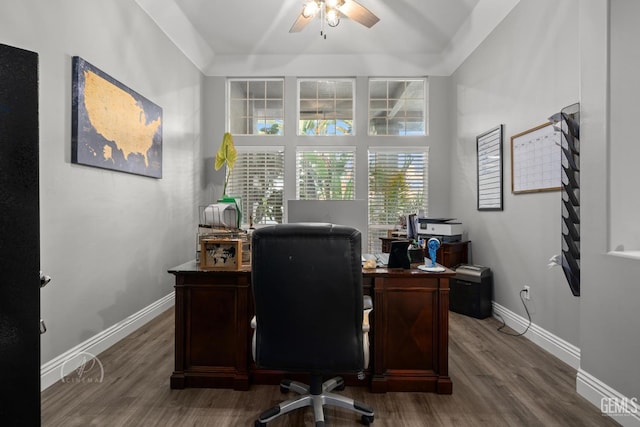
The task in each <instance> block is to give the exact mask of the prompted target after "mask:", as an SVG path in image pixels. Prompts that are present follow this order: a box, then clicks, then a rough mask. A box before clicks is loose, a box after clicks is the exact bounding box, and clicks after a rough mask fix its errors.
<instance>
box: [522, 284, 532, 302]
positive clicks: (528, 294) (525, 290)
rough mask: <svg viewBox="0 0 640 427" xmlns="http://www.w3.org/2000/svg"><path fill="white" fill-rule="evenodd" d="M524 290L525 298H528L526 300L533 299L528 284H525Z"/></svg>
mask: <svg viewBox="0 0 640 427" xmlns="http://www.w3.org/2000/svg"><path fill="white" fill-rule="evenodd" d="M522 290H523V291H524V292H523V293H524V295H523V297H524V299H526V300H530V299H531V290H530V289H529V286H526V285H525V286H524V287H523V288H522Z"/></svg>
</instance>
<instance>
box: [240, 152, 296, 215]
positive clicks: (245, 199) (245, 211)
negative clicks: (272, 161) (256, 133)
mask: <svg viewBox="0 0 640 427" xmlns="http://www.w3.org/2000/svg"><path fill="white" fill-rule="evenodd" d="M236 149H237V151H238V159H237V160H236V166H235V167H234V169H233V170H232V171H231V178H230V181H229V184H230V187H229V191H228V193H229V196H230V197H234V196H241V197H242V207H241V209H242V222H243V223H242V226H243V227H246V226H248V225H250V224H251V223H253V225H254V226H256V227H260V226H265V225H270V224H271V223H261V222H256V220H255V218H253V220H252V221H250V218H249V216H253V215H252V214H253V209H251V213H250V212H249V209H248V207H246V203H248V202H249V200H248V197H245V194H244V193H243V194H237V193H236V192H234V191H233V190H234V187H235V183H234V182H233V172H234V170H235V169H236V167H237V166H238V161H240V158H241V155H244V154H264V153H281V157H282V188H281V189H280V190H281V194H282V200H281V203H282V204H281V205H280V209H281V212H280V221H281V222H276V224H281V223H283V222H284V220H285V208H286V207H285V205H286V184H285V176H286V169H287V164H286V147H284V146H282V145H265V146H256V145H242V146H236ZM247 182H248V180H246V181H245V183H247ZM274 206H276V205H274Z"/></svg>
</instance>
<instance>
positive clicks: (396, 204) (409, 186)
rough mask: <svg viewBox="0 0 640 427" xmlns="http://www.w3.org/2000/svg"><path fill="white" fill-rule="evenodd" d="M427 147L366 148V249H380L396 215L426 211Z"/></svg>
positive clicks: (394, 223)
mask: <svg viewBox="0 0 640 427" xmlns="http://www.w3.org/2000/svg"><path fill="white" fill-rule="evenodd" d="M428 167H429V149H428V148H424V149H421V148H394V149H388V148H370V149H369V249H368V250H369V252H371V253H376V252H381V251H382V248H381V241H380V237H387V230H391V229H393V228H394V227H395V225H397V224H398V223H399V219H400V217H404V216H406V215H407V214H410V213H416V212H417V211H418V210H420V209H422V210H424V212H425V215H426V214H427V212H428V200H429V199H428V188H429V186H428V176H429V174H428Z"/></svg>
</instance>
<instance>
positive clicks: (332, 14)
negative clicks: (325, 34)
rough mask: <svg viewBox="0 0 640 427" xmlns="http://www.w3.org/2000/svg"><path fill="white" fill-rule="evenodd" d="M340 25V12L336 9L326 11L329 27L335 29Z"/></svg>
mask: <svg viewBox="0 0 640 427" xmlns="http://www.w3.org/2000/svg"><path fill="white" fill-rule="evenodd" d="M339 23H340V12H338V10H337V9H329V10H328V11H327V24H328V25H329V26H330V27H337V26H338V24H339Z"/></svg>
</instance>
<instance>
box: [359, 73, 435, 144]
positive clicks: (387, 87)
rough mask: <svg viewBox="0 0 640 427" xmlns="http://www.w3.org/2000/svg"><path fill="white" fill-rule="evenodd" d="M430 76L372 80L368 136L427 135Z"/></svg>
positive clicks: (370, 83) (370, 81)
mask: <svg viewBox="0 0 640 427" xmlns="http://www.w3.org/2000/svg"><path fill="white" fill-rule="evenodd" d="M426 83H427V79H425V78H420V79H373V78H372V79H370V80H369V135H425V134H426V131H425V128H426V126H425V123H426V105H427V103H426V99H427V97H426V88H427V84H426Z"/></svg>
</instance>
